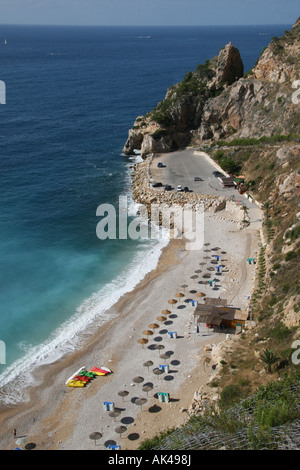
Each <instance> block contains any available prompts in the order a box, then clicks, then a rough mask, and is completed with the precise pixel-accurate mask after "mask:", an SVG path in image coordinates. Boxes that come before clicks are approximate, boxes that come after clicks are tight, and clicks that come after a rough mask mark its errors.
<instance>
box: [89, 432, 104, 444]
mask: <svg viewBox="0 0 300 470" xmlns="http://www.w3.org/2000/svg"><path fill="white" fill-rule="evenodd" d="M101 437H102V434H101V432H97V431H96V432H92V433H91V434H90V435H89V438H90V439H92V440H93V441H95V445H96V441H98V440H99V439H101Z"/></svg>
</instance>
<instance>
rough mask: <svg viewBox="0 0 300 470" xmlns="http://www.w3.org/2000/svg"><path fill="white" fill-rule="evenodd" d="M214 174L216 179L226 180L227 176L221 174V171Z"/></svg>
mask: <svg viewBox="0 0 300 470" xmlns="http://www.w3.org/2000/svg"><path fill="white" fill-rule="evenodd" d="M212 174H213V175H214V176H215V177H216V178H224V176H225V175H223V173H221V172H220V171H213V172H212Z"/></svg>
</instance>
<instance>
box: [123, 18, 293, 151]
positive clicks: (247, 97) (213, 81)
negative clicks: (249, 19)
mask: <svg viewBox="0 0 300 470" xmlns="http://www.w3.org/2000/svg"><path fill="white" fill-rule="evenodd" d="M299 53H300V21H299V20H298V21H297V22H296V23H295V25H294V26H293V28H292V29H291V30H290V31H286V32H285V34H284V36H283V37H281V38H273V39H272V41H271V43H270V44H269V46H268V47H267V48H265V50H264V51H263V52H262V54H261V57H260V58H259V60H258V62H257V64H256V66H255V67H254V68H253V69H252V70H251V71H250V72H248V73H247V74H246V75H243V73H244V67H243V62H242V59H241V57H240V53H239V51H238V50H237V49H236V48H235V47H234V46H233V45H232V44H231V43H229V44H227V46H225V48H223V49H221V51H220V53H219V55H218V56H216V57H214V58H213V59H211V60H209V61H206V62H205V64H200V65H199V66H198V67H197V69H196V70H195V71H194V72H189V73H187V74H186V76H185V77H184V80H183V81H182V82H180V83H178V84H176V85H174V86H173V87H171V88H170V89H169V90H168V92H167V94H166V97H165V99H164V100H163V101H162V102H161V103H159V104H158V106H157V107H156V108H155V109H154V110H153V111H151V112H150V113H148V114H147V115H146V116H139V117H138V118H137V119H136V121H135V123H134V126H133V128H132V129H131V130H130V131H129V135H128V139H127V142H126V144H125V146H124V149H123V152H124V153H125V154H127V155H128V154H132V153H133V150H135V149H138V150H141V154H142V156H143V157H144V158H145V157H147V155H149V154H151V153H163V152H169V151H172V150H176V149H178V148H181V147H185V146H187V145H190V144H197V143H201V142H203V141H205V142H207V141H214V140H219V139H230V138H231V139H232V138H234V137H261V136H262V135H266V136H272V135H275V134H288V133H299V104H300V66H299V57H300V54H299Z"/></svg>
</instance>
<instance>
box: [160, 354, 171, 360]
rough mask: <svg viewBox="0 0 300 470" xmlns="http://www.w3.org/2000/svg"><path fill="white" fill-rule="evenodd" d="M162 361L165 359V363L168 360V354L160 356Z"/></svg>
mask: <svg viewBox="0 0 300 470" xmlns="http://www.w3.org/2000/svg"><path fill="white" fill-rule="evenodd" d="M160 357H161V358H162V359H165V362H167V360H168V359H170V354H168V353H164V354H162V355H161V356H160Z"/></svg>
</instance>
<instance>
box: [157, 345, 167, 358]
mask: <svg viewBox="0 0 300 470" xmlns="http://www.w3.org/2000/svg"><path fill="white" fill-rule="evenodd" d="M155 349H158V351H160V350H161V349H165V347H164V345H163V344H156V345H155ZM159 356H160V352H159Z"/></svg>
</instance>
